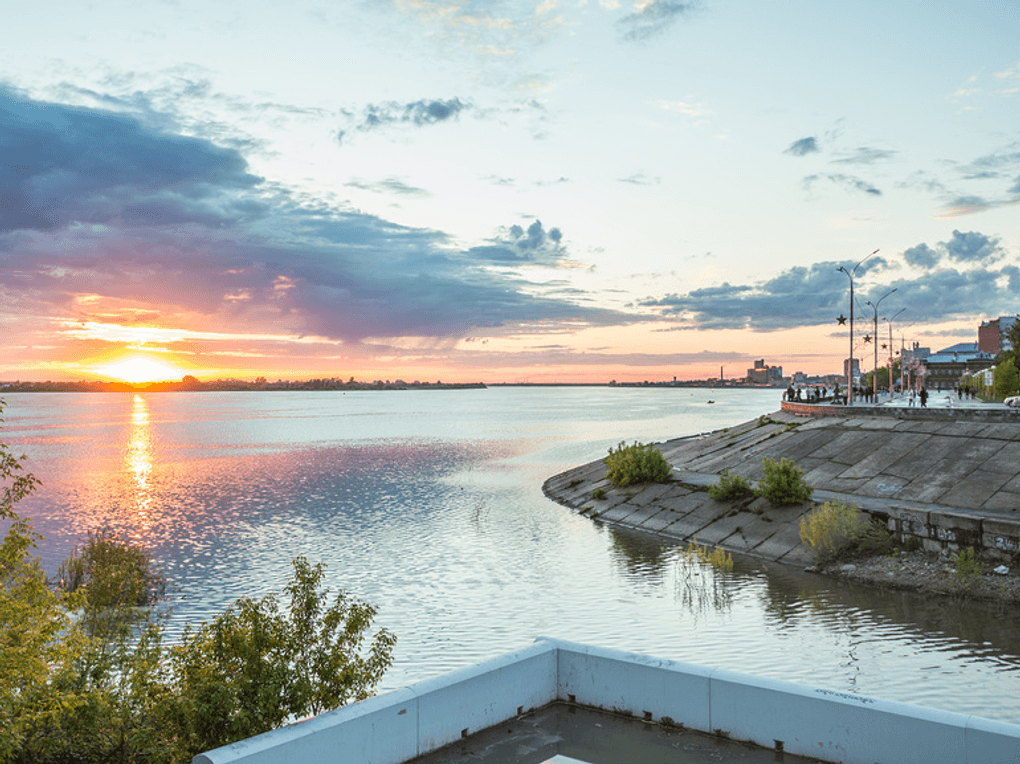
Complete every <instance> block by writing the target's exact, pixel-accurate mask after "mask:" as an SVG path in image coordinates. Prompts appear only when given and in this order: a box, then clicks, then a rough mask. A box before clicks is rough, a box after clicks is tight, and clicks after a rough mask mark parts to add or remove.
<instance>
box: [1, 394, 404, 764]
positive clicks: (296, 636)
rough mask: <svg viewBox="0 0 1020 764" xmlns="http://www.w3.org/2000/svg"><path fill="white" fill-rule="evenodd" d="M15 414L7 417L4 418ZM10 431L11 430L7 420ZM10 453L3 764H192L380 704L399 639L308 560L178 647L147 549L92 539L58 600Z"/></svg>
mask: <svg viewBox="0 0 1020 764" xmlns="http://www.w3.org/2000/svg"><path fill="white" fill-rule="evenodd" d="M2 410H3V402H2V401H0V412H2ZM0 421H2V419H0ZM23 460H24V457H21V458H20V459H18V458H15V457H13V456H12V454H11V452H10V450H9V448H8V447H7V446H6V445H5V444H3V443H0V486H2V490H0V520H3V521H5V524H7V525H8V530H7V533H6V534H5V536H4V538H3V540H2V542H0V762H32V763H33V764H36V763H43V762H108V761H119V762H146V763H147V764H149V763H153V764H156V763H162V762H181V763H183V762H189V761H190V760H191V758H192V757H193V756H194V755H196V754H197V753H200V752H201V751H203V750H208V749H210V748H215V747H218V746H221V745H226V744H228V743H231V742H234V741H236V740H239V739H242V738H245V737H249V736H251V735H255V734H258V733H261V732H265V731H267V730H269V729H272V728H273V727H277V726H279V725H281V724H284V723H286V722H288V721H290V720H293V719H296V718H300V717H304V716H308V715H310V714H315V713H319V712H321V711H324V710H327V709H330V708H336V707H339V706H341V705H343V704H345V703H348V702H350V701H353V700H360V699H363V698H365V697H368V696H369V695H371V694H372V689H373V687H374V686H375V685H376V684H377V683H378V682H379V680H380V678H381V677H382V675H383V673H384V672H385V671H386V669H387V668H388V667H389V666H390V664H391V662H392V651H393V645H394V643H395V641H396V640H395V638H394V637H393V636H392V635H391V634H390V633H389V632H388V631H386V630H385V629H381V630H379V631H378V632H377V633H376V634H375V636H374V638H373V639H372V640H371V643H370V644H368V645H366V644H365V638H366V632H367V631H368V629H369V627H370V625H371V621H372V618H373V617H374V615H375V610H374V609H373V608H372V607H371V606H369V605H367V604H365V603H362V602H359V601H358V600H356V599H353V598H351V597H350V596H349V595H348V594H347V593H346V592H343V591H341V592H340V593H339V594H338V595H337V596H336V597H335V598H334V599H333V600H332V601H330V599H329V592H328V590H326V589H323V588H321V584H322V579H323V575H324V574H323V571H324V568H323V566H322V565H315V566H312V565H310V564H309V563H308V562H307V560H305V559H304V558H303V557H298V558H297V559H296V560H295V561H294V564H293V565H294V574H293V577H292V578H291V579H290V581H289V583H288V584H287V587H286V589H285V593H286V598H285V599H286V609H285V610H284V608H281V606H280V602H279V600H278V598H277V596H276V595H268V596H266V597H263V598H262V599H261V600H257V601H253V600H250V599H247V598H245V599H241V600H238V601H237V602H236V603H234V605H232V606H231V607H230V608H228V609H227V610H226V611H225V612H224V613H222V614H220V615H219V616H217V617H216V618H215V619H213V620H212V621H211V622H209V623H208V624H202V625H201V626H199V627H198V628H197V629H195V630H189V631H187V632H186V633H185V635H184V637H183V638H182V640H181V641H180V643H179V644H177V645H175V646H168V645H166V644H164V630H163V625H164V624H163V621H162V620H161V619H160V618H158V617H156V616H155V608H154V606H155V605H156V603H157V600H158V598H159V597H160V596H162V593H163V586H164V580H163V578H162V576H161V575H160V574H159V572H158V571H156V570H155V568H154V566H153V565H152V560H151V558H150V557H149V556H148V554H147V553H146V552H145V550H143V549H140V548H139V547H138V546H137V545H134V544H132V543H131V542H129V541H127V540H125V539H122V538H120V537H119V536H117V535H116V534H115V533H113V532H112V531H110V530H107V529H104V530H100V531H97V532H95V533H90V534H89V537H88V540H87V542H86V543H85V545H84V547H83V548H82V549H81V550H80V551H79V550H75V552H74V553H73V554H72V556H71V558H69V559H68V560H67V561H65V562H64V563H63V564H62V565H61V568H60V576H61V581H60V582H59V583H58V584H57V585H56V586H55V587H52V588H51V587H50V586H49V583H48V581H47V579H46V575H45V573H44V572H43V570H42V568H41V566H40V564H39V560H38V558H37V557H36V556H35V555H34V554H33V550H34V549H35V548H36V544H37V541H39V540H40V539H41V537H40V536H39V535H38V534H37V533H36V532H35V531H34V530H33V529H32V527H31V524H30V523H29V521H28V520H27V519H25V518H22V517H20V516H19V515H18V514H17V512H16V511H15V505H16V504H17V502H18V501H20V500H21V499H22V498H24V497H25V496H27V495H28V494H30V493H31V492H32V491H33V490H34V489H35V487H36V486H37V485H38V484H39V481H38V480H36V478H35V477H33V476H32V475H31V474H28V473H24V472H23V471H22V465H21V462H22V461H23Z"/></svg>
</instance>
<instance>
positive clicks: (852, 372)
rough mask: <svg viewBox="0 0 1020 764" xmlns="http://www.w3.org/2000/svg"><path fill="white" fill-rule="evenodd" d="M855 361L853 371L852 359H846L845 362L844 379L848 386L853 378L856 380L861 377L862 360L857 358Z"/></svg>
mask: <svg viewBox="0 0 1020 764" xmlns="http://www.w3.org/2000/svg"><path fill="white" fill-rule="evenodd" d="M853 361H854V366H853V369H851V368H850V359H849V358H846V359H844V360H843V379H845V380H846V381H847V384H849V383H850V381H851V377H853V379H856V378H857V377H859V376H861V359H860V358H855V359H853Z"/></svg>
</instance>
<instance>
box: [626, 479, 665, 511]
mask: <svg viewBox="0 0 1020 764" xmlns="http://www.w3.org/2000/svg"><path fill="white" fill-rule="evenodd" d="M671 487H672V486H671V485H670V484H669V483H647V484H644V485H640V486H630V488H631V489H632V490H635V491H636V493H634V494H633V495H632V496H631V498H630V503H631V504H634V505H635V506H638V507H647V506H648V505H649V504H654V503H655V502H656V500H657V499H659V498H660V497H662V496H664V495H665V494H667V493H669V491H670V488H671Z"/></svg>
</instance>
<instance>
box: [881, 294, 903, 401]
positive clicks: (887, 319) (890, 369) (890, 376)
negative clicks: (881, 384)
mask: <svg viewBox="0 0 1020 764" xmlns="http://www.w3.org/2000/svg"><path fill="white" fill-rule="evenodd" d="M905 310H906V308H900V309H899V310H898V311H896V312H895V313H893V315H892V318H886V317H885V316H882V320H883V321H888V322H889V397H890V398H892V357H893V349H892V343H893V339H892V322H893V321H894V320H895V319H896V316H898V315H899V314H900V313H902V312H903V311H905ZM902 376H903V358H902V356H901V357H900V377H901V378H902ZM900 392H903V383H902V382H900Z"/></svg>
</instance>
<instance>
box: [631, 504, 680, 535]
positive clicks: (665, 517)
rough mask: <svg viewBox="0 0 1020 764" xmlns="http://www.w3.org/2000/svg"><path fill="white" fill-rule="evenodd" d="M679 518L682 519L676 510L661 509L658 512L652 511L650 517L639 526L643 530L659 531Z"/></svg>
mask: <svg viewBox="0 0 1020 764" xmlns="http://www.w3.org/2000/svg"><path fill="white" fill-rule="evenodd" d="M678 519H680V515H678V514H677V513H676V512H672V511H670V510H668V509H660V510H658V511H657V512H654V513H651V514H650V516H649V517H648V518H646V519H645V520H643V521H642V522H641V523H640V525H639V527H640V528H641V529H642V530H646V531H655V532H659V531H663V530H665V529H666V528H667V527H669V526H670V525H672V524H673V523H675V522H676V521H677V520H678Z"/></svg>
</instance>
